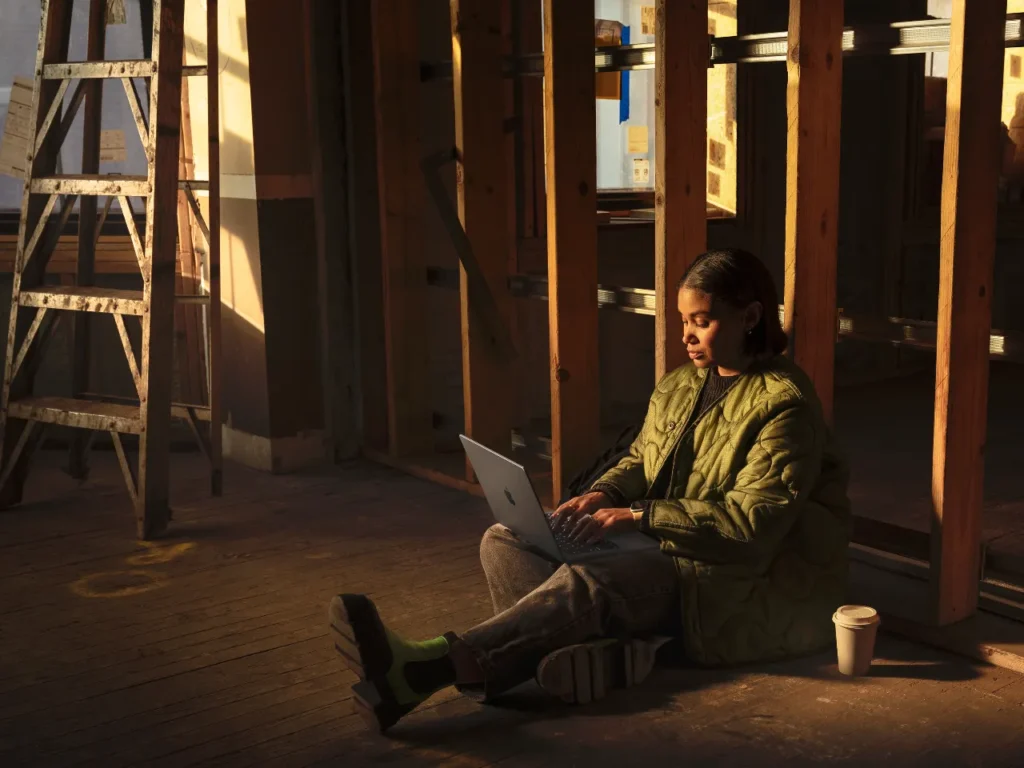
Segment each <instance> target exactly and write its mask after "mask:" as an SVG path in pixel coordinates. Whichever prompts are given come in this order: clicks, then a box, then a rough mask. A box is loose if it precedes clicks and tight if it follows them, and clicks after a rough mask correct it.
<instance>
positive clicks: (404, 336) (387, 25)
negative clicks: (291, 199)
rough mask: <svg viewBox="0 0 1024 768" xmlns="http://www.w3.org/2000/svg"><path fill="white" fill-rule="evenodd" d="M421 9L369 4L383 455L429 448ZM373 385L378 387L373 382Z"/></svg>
mask: <svg viewBox="0 0 1024 768" xmlns="http://www.w3.org/2000/svg"><path fill="white" fill-rule="evenodd" d="M418 13H419V4H418V3H417V2H414V0H373V40H374V74H375V77H374V86H375V96H376V107H377V108H376V111H375V114H376V119H377V164H378V169H379V171H378V179H379V181H378V183H379V194H380V221H381V256H382V262H383V271H384V348H385V352H386V355H387V378H386V387H387V398H388V400H387V401H388V449H389V451H390V452H391V454H392V455H393V456H410V455H416V454H423V453H429V452H431V451H432V450H433V427H432V423H431V412H430V387H429V386H428V383H429V378H428V377H429V366H428V355H429V349H428V345H427V340H426V337H425V333H424V323H425V321H426V320H427V312H426V301H425V297H426V291H425V287H424V275H425V274H426V262H425V260H424V252H423V243H422V236H423V235H422V227H421V222H420V217H421V216H422V209H423V206H424V203H425V195H424V193H423V179H422V174H421V172H420V167H419V163H420V142H419V131H420V123H419V117H418V113H419V109H418V105H419V99H420V82H419V78H420V75H419V71H420V61H419V26H418V24H417V18H418ZM378 386H379V384H378Z"/></svg>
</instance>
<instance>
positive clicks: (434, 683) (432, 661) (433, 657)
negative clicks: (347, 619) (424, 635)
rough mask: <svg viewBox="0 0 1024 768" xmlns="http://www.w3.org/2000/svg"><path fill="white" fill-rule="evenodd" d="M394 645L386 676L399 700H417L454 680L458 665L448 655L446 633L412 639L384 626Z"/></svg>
mask: <svg viewBox="0 0 1024 768" xmlns="http://www.w3.org/2000/svg"><path fill="white" fill-rule="evenodd" d="M384 631H385V633H386V634H387V638H388V647H389V648H390V649H391V659H392V662H391V669H389V670H388V674H387V679H388V684H389V685H390V686H391V690H392V692H393V693H394V695H395V699H397V701H398V703H399V704H403V705H405V704H416V703H419V702H421V701H423V700H424V699H426V698H427V697H429V696H430V695H431V694H432V693H434V691H437V690H438V689H440V688H444V687H445V686H448V685H452V684H453V683H454V682H455V668H454V667H453V666H452V662H451V659H450V658H449V657H448V650H449V647H450V646H449V643H448V640H447V639H446V638H445V637H443V636H442V637H435V638H433V639H431V640H424V641H421V642H413V641H411V640H406V639H404V638H402V637H400V636H399V635H396V634H395V633H394V632H392V631H391V630H390V629H387V628H385V630H384Z"/></svg>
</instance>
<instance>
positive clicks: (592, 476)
mask: <svg viewBox="0 0 1024 768" xmlns="http://www.w3.org/2000/svg"><path fill="white" fill-rule="evenodd" d="M642 428H643V423H642V422H641V423H640V424H633V425H631V426H629V427H626V428H625V429H624V430H622V432H620V433H619V436H618V437H616V438H615V442H614V443H613V444H612V445H611V446H610V447H609V448H608V449H607V450H606V451H605V452H604V453H602V454H601V455H600V456H598V457H597V458H596V459H595V460H594V462H593V463H592V464H591V465H590V466H589V467H587V468H586V469H584V470H583V471H582V472H579V473H578V474H576V475H575V476H574V477H573V478H572V479H571V480H570V481H569V487H568V488H567V489H566V495H565V496H563V497H562V498H561V499H559V501H558V505H559V506H561V505H562V504H564V503H565V502H567V501H568V500H569V499H572V498H575V497H577V496H579V495H580V494H581V493H584V492H585V491H586V490H587V489H588V488H590V486H592V485H593V484H594V483H596V482H597V481H598V480H599V479H600V477H601V476H602V475H603V474H604V473H605V472H607V471H608V470H609V469H611V468H612V467H614V466H615V465H616V464H618V463H619V462H620V461H622V459H623V458H625V457H626V456H627V455H628V454H629V448H630V446H631V445H633V442H634V441H635V440H636V439H637V437H638V436H639V435H640V430H641V429H642Z"/></svg>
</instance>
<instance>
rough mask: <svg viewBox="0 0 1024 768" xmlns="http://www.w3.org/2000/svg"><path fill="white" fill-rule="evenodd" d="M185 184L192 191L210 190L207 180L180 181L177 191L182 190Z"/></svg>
mask: <svg viewBox="0 0 1024 768" xmlns="http://www.w3.org/2000/svg"><path fill="white" fill-rule="evenodd" d="M186 184H187V185H188V186H190V187H192V189H194V190H200V189H209V188H210V182H209V180H208V179H181V180H179V181H178V189H184V188H185V185H186Z"/></svg>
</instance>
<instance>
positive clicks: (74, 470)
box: [68, 0, 107, 479]
mask: <svg viewBox="0 0 1024 768" xmlns="http://www.w3.org/2000/svg"><path fill="white" fill-rule="evenodd" d="M106 39H107V3H106V0H90V2H89V36H88V41H87V44H86V51H87V52H86V59H87V60H88V61H102V60H103V59H104V58H105V56H106ZM82 82H83V83H84V87H83V94H84V97H85V115H84V119H83V138H82V173H83V174H94V173H99V171H100V130H101V124H102V115H103V82H104V81H103V80H83V81H82ZM98 202H99V201H98V200H97V198H95V197H93V196H92V195H83V196H82V199H81V201H80V202H79V204H78V210H79V214H78V274H77V279H76V283H77V285H79V286H91V285H95V284H96V236H97V234H98V233H97V226H96V213H97V203H98ZM92 323H93V318H92V317H91V313H89V312H76V313H75V314H74V315H73V316H72V318H71V396H72V397H79V396H80V395H81V393H82V392H87V391H89V390H90V389H91V388H92V387H91V384H90V375H89V374H90V357H91V355H90V351H91V348H92ZM87 439H88V435H87V434H86V433H83V432H81V431H79V430H76V431H75V432H74V433H73V434H72V435H71V440H70V452H69V456H68V459H69V464H68V472H69V474H70V475H71V476H72V477H74V478H78V479H85V478H86V477H87V476H88V473H89V468H88V464H87V462H86V459H87V454H86V449H85V444H86V440H87Z"/></svg>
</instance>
